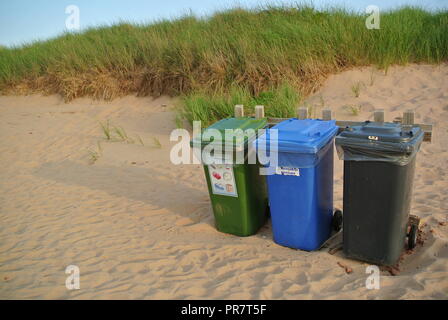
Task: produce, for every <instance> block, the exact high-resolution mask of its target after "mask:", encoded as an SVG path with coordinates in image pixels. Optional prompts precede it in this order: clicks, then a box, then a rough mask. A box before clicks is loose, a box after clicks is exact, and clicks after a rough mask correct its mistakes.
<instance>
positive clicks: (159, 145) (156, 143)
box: [152, 137, 162, 149]
mask: <svg viewBox="0 0 448 320" xmlns="http://www.w3.org/2000/svg"><path fill="white" fill-rule="evenodd" d="M152 141H153V145H154V147H155V148H159V149H161V148H162V144H161V143H160V140H159V139H158V138H157V137H153V138H152Z"/></svg>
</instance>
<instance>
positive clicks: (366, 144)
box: [335, 121, 424, 265]
mask: <svg viewBox="0 0 448 320" xmlns="http://www.w3.org/2000/svg"><path fill="white" fill-rule="evenodd" d="M423 134H424V133H423V131H422V130H421V129H420V128H419V127H417V126H409V125H402V124H397V123H383V122H370V121H366V122H365V123H364V124H362V125H359V126H352V127H347V128H345V130H343V131H342V132H341V133H340V134H339V135H338V136H337V137H336V139H335V143H336V148H337V152H338V155H339V157H340V158H341V159H343V160H344V195H343V207H344V209H343V212H344V215H343V243H344V244H343V249H344V254H345V255H346V256H347V257H350V258H354V259H358V260H363V261H367V262H371V263H374V264H378V265H394V264H395V263H396V262H397V261H398V258H399V257H400V255H401V253H402V252H403V250H404V248H405V244H406V237H408V247H409V248H412V247H414V246H415V243H416V237H417V231H418V222H419V219H418V218H415V217H414V218H410V216H409V210H410V204H411V196H412V181H413V178H414V169H415V160H416V154H417V152H418V150H419V148H420V144H421V142H422V140H423Z"/></svg>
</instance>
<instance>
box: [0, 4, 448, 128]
mask: <svg viewBox="0 0 448 320" xmlns="http://www.w3.org/2000/svg"><path fill="white" fill-rule="evenodd" d="M366 16H367V15H366V14H363V13H355V12H350V11H348V10H345V9H340V8H329V9H325V10H323V11H317V10H315V9H313V8H312V7H310V6H296V7H285V6H277V7H276V6H264V7H260V8H258V9H241V8H235V9H231V10H227V11H222V12H218V13H216V14H214V15H212V16H209V17H203V18H199V17H196V16H194V15H187V16H184V17H181V18H178V19H174V20H160V21H158V22H155V23H152V24H148V25H143V24H140V25H138V24H129V23H119V24H116V25H112V26H103V27H98V28H91V29H88V30H86V31H84V32H82V33H66V34H63V35H61V36H59V37H57V38H54V39H51V40H48V41H44V42H34V43H30V44H26V45H23V46H19V47H15V48H2V49H0V93H3V94H5V93H11V92H12V93H16V94H17V93H30V92H41V93H43V94H54V93H56V94H61V95H62V96H63V97H64V98H65V99H66V100H67V101H69V100H72V99H74V98H77V97H81V96H90V97H93V98H97V99H113V98H115V97H119V96H123V95H127V94H137V95H141V96H146V95H152V96H158V95H161V94H168V95H181V96H183V101H184V102H185V108H182V109H180V110H181V113H182V115H183V116H184V117H186V119H189V120H190V121H191V120H204V121H213V120H214V119H218V118H221V117H226V116H230V115H231V114H232V113H233V104H246V105H248V106H251V107H253V106H254V104H255V103H257V104H263V103H262V102H265V101H267V102H266V104H267V106H268V109H267V115H270V116H291V115H292V113H291V112H293V108H295V107H296V105H292V104H294V103H297V102H298V101H299V100H298V98H297V97H305V96H306V95H308V94H310V93H312V92H314V91H315V90H316V89H318V88H319V86H320V85H321V84H322V82H323V80H324V79H325V78H326V77H327V76H328V75H329V74H331V73H336V72H340V71H343V70H346V69H348V68H351V67H356V66H365V65H377V66H378V67H379V68H383V69H386V70H387V67H388V66H390V65H392V64H400V65H404V64H407V63H431V64H437V63H441V62H445V61H447V60H448V12H447V11H437V12H428V11H425V10H423V9H419V8H413V7H403V8H400V9H396V10H392V11H387V12H381V22H380V23H381V24H380V29H379V30H374V29H373V30H369V29H367V28H366V26H365V19H366ZM285 88H287V89H285ZM285 90H286V91H285ZM290 91H297V92H298V93H297V94H290V93H291V92H290ZM285 92H288V94H286V93H285ZM274 96H275V97H279V96H280V97H282V98H281V101H278V100H276V101H275V103H274V102H273V101H274V100H272V99H273V97H274ZM269 103H270V104H269Z"/></svg>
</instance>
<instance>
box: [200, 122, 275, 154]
mask: <svg viewBox="0 0 448 320" xmlns="http://www.w3.org/2000/svg"><path fill="white" fill-rule="evenodd" d="M266 126H267V120H266V119H255V118H249V117H242V118H226V119H222V120H220V121H218V122H216V123H214V124H213V125H211V126H210V127H208V128H206V129H204V130H203V131H202V134H201V136H199V137H193V140H192V141H191V145H192V146H197V145H200V146H202V147H204V146H206V145H208V144H210V143H216V144H222V145H223V147H224V145H226V144H232V145H233V147H234V148H236V149H240V148H242V147H244V148H246V147H247V145H248V143H249V142H251V141H253V140H254V139H255V138H256V137H257V130H258V129H263V128H265V127H266ZM210 129H215V130H218V131H219V132H220V134H221V139H219V140H213V137H212V138H210V137H207V136H205V137H204V134H205V133H206V132H207V131H208V130H210ZM226 129H241V130H242V131H243V132H244V133H245V134H244V135H236V136H227V137H226ZM248 129H253V130H250V131H246V130H248ZM246 133H247V134H246Z"/></svg>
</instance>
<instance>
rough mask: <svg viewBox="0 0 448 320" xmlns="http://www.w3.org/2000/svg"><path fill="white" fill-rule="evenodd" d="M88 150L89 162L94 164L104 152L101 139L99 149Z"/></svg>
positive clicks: (98, 143)
mask: <svg viewBox="0 0 448 320" xmlns="http://www.w3.org/2000/svg"><path fill="white" fill-rule="evenodd" d="M87 152H88V153H89V163H90V164H94V163H95V162H96V161H97V160H98V159H99V158H100V156H101V155H102V153H103V149H102V147H101V143H100V142H99V141H98V142H97V150H91V149H88V150H87Z"/></svg>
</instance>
